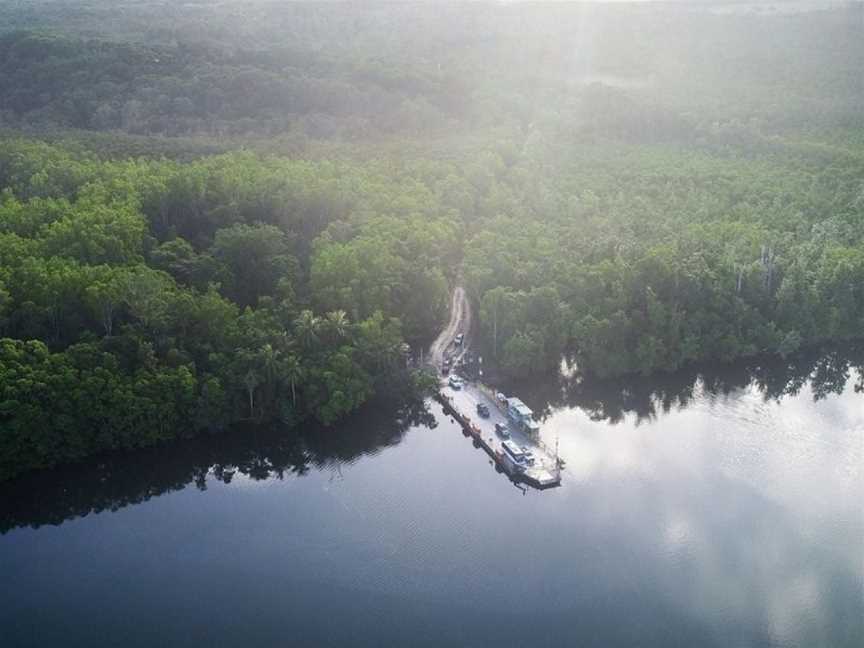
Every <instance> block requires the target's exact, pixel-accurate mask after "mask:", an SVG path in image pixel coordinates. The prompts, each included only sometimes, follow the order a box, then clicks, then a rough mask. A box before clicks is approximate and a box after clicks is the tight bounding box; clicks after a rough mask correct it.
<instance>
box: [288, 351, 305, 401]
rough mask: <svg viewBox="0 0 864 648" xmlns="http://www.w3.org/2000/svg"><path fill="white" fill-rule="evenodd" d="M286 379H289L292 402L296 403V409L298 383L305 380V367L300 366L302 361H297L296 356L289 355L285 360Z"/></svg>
mask: <svg viewBox="0 0 864 648" xmlns="http://www.w3.org/2000/svg"><path fill="white" fill-rule="evenodd" d="M284 369H285V377H286V378H287V379H288V382H289V383H290V384H291V401H292V402H293V403H294V407H295V408H296V407H297V381H299V380H303V375H304V373H305V372H304V371H303V365H301V364H300V361H299V360H298V359H297V356H295V355H289V356H288V357H287V358H285V365H284Z"/></svg>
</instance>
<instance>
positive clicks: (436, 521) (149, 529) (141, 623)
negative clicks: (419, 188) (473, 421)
mask: <svg viewBox="0 0 864 648" xmlns="http://www.w3.org/2000/svg"><path fill="white" fill-rule="evenodd" d="M858 364H860V363H858ZM860 384H861V380H860V374H859V370H858V369H856V363H855V362H851V361H850V360H848V359H847V358H845V357H844V356H840V355H837V354H833V355H830V354H829V355H827V356H823V357H813V358H805V359H801V360H799V361H796V362H795V363H791V362H790V363H777V362H775V363H772V364H771V365H770V366H760V365H759V364H752V365H748V366H736V367H733V368H727V369H724V370H720V371H712V372H690V373H683V374H676V375H674V376H667V377H663V378H656V377H655V378H651V379H647V378H646V379H639V380H632V381H628V382H619V383H614V384H610V383H606V384H602V383H594V384H590V383H584V382H579V381H577V380H575V379H568V378H564V377H562V378H560V379H559V380H550V381H548V382H546V383H538V384H533V385H524V386H522V387H518V388H516V389H517V393H519V395H520V396H522V397H523V399H524V400H526V401H527V402H528V403H529V405H531V406H532V407H534V408H535V411H537V412H538V413H542V418H543V419H544V421H543V423H544V425H543V434H544V436H545V437H546V440H547V441H548V442H550V443H553V444H554V443H555V441H556V438H557V441H558V442H559V444H560V453H561V456H562V457H563V458H564V459H565V460H566V461H567V467H566V470H565V471H564V473H563V484H562V486H561V487H560V488H557V489H553V490H549V491H545V492H537V491H533V490H522V489H520V488H517V487H516V486H515V485H513V484H511V483H510V482H509V481H508V480H507V478H506V477H505V476H504V475H502V474H499V473H497V472H496V471H495V469H494V467H493V466H492V465H490V462H489V459H488V457H487V456H486V455H485V454H483V452H482V451H480V450H477V449H476V448H474V447H473V445H472V443H471V441H470V440H469V439H467V438H466V437H465V436H463V435H462V433H461V430H460V429H459V428H458V427H457V426H456V425H455V424H454V423H453V422H452V421H450V420H449V419H448V418H447V417H445V416H444V415H443V414H442V412H441V410H440V408H439V407H438V406H437V405H436V404H433V403H429V404H428V411H427V412H423V411H422V410H421V409H414V410H410V411H405V412H401V413H399V414H395V413H388V412H386V411H384V410H383V408H382V409H380V410H376V411H374V412H367V413H365V414H363V415H362V416H358V417H357V419H356V420H354V421H351V422H350V423H348V424H346V425H344V426H343V427H341V428H339V429H338V430H331V431H329V432H327V433H326V434H325V435H322V434H320V433H315V434H311V433H308V432H307V435H306V436H307V437H308V438H305V439H304V438H303V437H302V436H296V435H292V434H289V433H284V432H279V431H269V432H265V431H249V430H246V431H238V432H234V433H231V434H225V435H221V436H217V437H212V438H205V439H198V440H195V441H191V442H184V443H180V444H177V445H174V446H172V447H168V448H160V449H154V450H147V451H143V452H139V453H135V454H132V455H125V456H109V457H103V458H100V459H98V460H95V461H91V462H89V463H85V464H81V465H78V466H74V467H67V468H63V469H58V470H54V471H50V472H46V473H41V474H32V475H29V476H26V477H25V478H23V479H19V480H17V481H15V482H12V483H7V484H3V485H2V486H0V495H2V506H0V532H2V535H0V574H2V581H0V582H2V587H0V645H2V646H4V647H12V646H121V645H122V646H241V645H242V646H261V645H297V646H316V645H358V646H420V645H428V646H450V645H452V646H634V645H639V646H658V647H659V646H664V647H665V646H694V647H695V646H724V647H725V646H808V647H809V646H814V647H815V646H848V647H850V648H852V647H854V648H861V646H864V470H862V463H864V395H862V394H860V393H858V391H857V390H856V386H860Z"/></svg>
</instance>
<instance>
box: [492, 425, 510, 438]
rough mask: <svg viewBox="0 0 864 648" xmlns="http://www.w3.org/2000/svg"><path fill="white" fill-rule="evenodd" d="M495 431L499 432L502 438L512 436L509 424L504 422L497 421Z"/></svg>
mask: <svg viewBox="0 0 864 648" xmlns="http://www.w3.org/2000/svg"><path fill="white" fill-rule="evenodd" d="M495 432H497V433H498V435H499V436H500V437H501V438H502V439H509V438H510V430H508V429H507V426H506V425H505V424H504V423H496V424H495Z"/></svg>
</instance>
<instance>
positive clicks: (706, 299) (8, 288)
mask: <svg viewBox="0 0 864 648" xmlns="http://www.w3.org/2000/svg"><path fill="white" fill-rule="evenodd" d="M716 9H717V7H716V6H714V5H713V4H711V3H706V4H705V5H700V6H698V7H695V6H691V7H688V8H687V9H683V8H679V7H651V8H648V7H635V6H590V5H578V6H577V5H563V4H562V5H549V6H544V7H537V6H526V5H521V4H518V3H517V4H513V5H499V4H486V3H475V4H470V5H458V6H456V5H443V6H442V5H433V4H431V3H430V4H418V5H398V6H393V5H387V6H383V5H374V6H370V7H365V8H361V7H358V6H349V5H344V4H320V5H307V4H294V3H285V4H278V3H276V4H273V3H232V2H227V3H200V4H195V5H173V4H158V3H143V2H141V3H137V2H132V3H124V4H122V5H115V4H114V3H108V2H102V1H81V2H32V3H18V2H7V3H2V4H0V88H2V89H3V91H2V92H0V127H2V128H3V129H5V130H4V131H2V134H0V138H2V139H0V190H2V195H0V334H2V336H3V340H2V342H0V423H2V443H0V478H2V477H8V476H11V475H13V474H16V473H18V472H21V471H23V470H26V469H29V468H33V467H39V466H48V465H52V464H55V463H57V462H60V461H64V460H68V459H75V458H79V457H83V456H85V455H88V454H92V453H94V452H96V451H99V450H104V449H110V448H129V447H137V446H143V445H150V444H153V443H156V442H159V441H162V440H166V439H172V438H177V437H180V436H187V435H192V434H194V433H196V432H199V431H203V430H219V429H222V428H224V427H226V426H228V425H230V424H231V423H232V422H237V421H241V420H253V421H266V420H279V421H283V422H285V423H286V424H289V425H290V424H296V423H298V422H300V421H309V420H317V421H319V422H321V423H323V424H332V423H334V422H335V421H337V420H340V419H342V418H343V417H344V416H346V415H347V414H348V413H350V412H352V411H355V410H356V409H357V408H358V407H360V406H361V405H362V404H364V403H367V402H368V401H369V400H370V399H371V398H372V397H373V396H374V395H384V394H386V395H390V396H395V397H396V398H397V399H398V398H407V397H408V396H409V394H413V393H415V388H416V387H422V385H423V383H424V380H423V379H422V377H421V375H420V374H414V373H411V371H410V370H409V369H407V365H408V362H407V357H406V355H405V343H406V342H408V343H410V344H411V345H413V347H414V348H415V349H416V348H418V347H422V346H423V345H425V344H426V343H428V341H429V339H430V338H431V337H432V336H433V335H434V333H435V331H436V330H437V329H438V327H439V326H440V324H441V322H442V321H443V320H444V318H445V317H446V308H447V303H448V293H449V291H450V289H451V287H452V286H453V285H454V284H455V283H456V282H457V281H462V282H464V285H465V286H466V288H467V289H468V292H469V295H470V298H471V300H472V302H473V304H474V307H475V313H476V315H477V317H476V318H475V319H476V322H477V325H476V330H475V340H476V343H477V344H478V345H479V346H480V348H481V350H482V352H483V354H484V356H485V357H486V358H488V362H490V363H491V365H492V366H493V367H495V368H496V369H497V370H498V371H499V372H500V374H501V375H502V376H505V377H511V378H521V377H525V376H529V375H535V374H540V373H548V372H550V371H554V370H555V369H556V368H557V367H558V366H559V364H560V363H561V361H562V359H564V360H565V361H567V362H568V363H569V365H570V368H571V369H575V371H576V372H577V373H578V375H580V376H600V377H611V376H621V375H625V374H632V373H643V374H647V373H650V372H656V371H672V370H675V369H677V368H679V367H682V366H686V365H689V364H691V363H694V362H717V361H722V362H727V361H731V360H734V359H737V358H741V357H752V356H758V355H762V354H779V355H782V356H787V355H789V354H792V353H795V352H797V351H798V350H799V349H803V348H805V347H808V346H809V347H812V346H814V345H819V344H822V343H826V342H834V343H837V342H843V341H848V340H853V339H855V338H859V337H861V331H862V330H864V328H862V327H864V294H862V290H864V288H862V286H864V74H862V70H864V38H862V34H864V10H862V5H861V4H849V5H839V6H836V7H833V8H831V9H826V10H815V11H809V12H805V13H784V12H779V13H772V12H758V13H753V12H747V11H740V12H727V11H719V10H716Z"/></svg>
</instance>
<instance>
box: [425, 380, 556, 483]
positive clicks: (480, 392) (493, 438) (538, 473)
mask: <svg viewBox="0 0 864 648" xmlns="http://www.w3.org/2000/svg"><path fill="white" fill-rule="evenodd" d="M438 400H439V401H440V402H441V404H442V405H443V406H444V410H445V412H447V413H448V414H451V415H452V416H453V417H454V418H455V419H456V420H457V421H459V423H460V424H461V425H462V428H463V429H464V430H465V432H466V433H467V434H468V435H469V436H471V437H473V438H474V440H475V441H476V442H477V443H478V444H479V446H480V447H481V448H483V449H484V450H485V451H486V453H487V454H488V455H489V456H490V457H491V458H492V460H493V461H494V462H495V464H496V465H498V466H500V467H501V469H502V470H503V471H504V472H506V473H507V475H508V476H509V477H510V478H511V479H512V480H513V481H516V482H523V483H525V484H528V485H529V486H533V487H534V488H537V489H545V488H552V487H554V486H558V485H560V484H561V467H560V463H559V460H558V457H557V456H556V455H555V454H554V453H553V452H551V451H550V449H549V448H547V447H546V446H545V445H544V444H543V443H542V441H540V439H539V438H531V437H530V436H529V435H528V434H527V433H526V432H524V431H523V430H522V429H519V428H518V426H516V425H513V424H512V423H511V421H510V420H508V417H507V415H506V413H505V410H504V408H503V407H502V405H501V403H500V402H499V401H498V399H496V398H495V396H494V394H492V393H491V391H490V390H489V389H488V388H486V387H485V386H483V385H481V384H480V383H471V382H466V383H464V385H463V386H462V387H461V388H460V389H454V388H453V387H451V386H450V385H449V384H447V383H444V384H442V386H441V388H440V390H439V392H438ZM478 404H483V405H485V406H486V407H487V408H488V410H489V417H488V418H484V417H481V416H480V415H479V414H478V413H477V405H478ZM496 423H498V424H499V425H502V426H504V427H506V429H507V431H508V434H509V437H510V441H512V442H513V443H515V444H516V446H518V447H520V448H526V449H529V450H530V451H531V454H532V455H533V464H532V465H530V466H527V467H526V468H524V469H522V470H520V469H517V468H515V467H514V466H513V463H512V462H510V461H508V459H507V457H506V454H505V450H504V445H503V444H504V441H505V439H504V438H503V437H502V436H501V435H500V434H499V433H498V432H497V431H496V429H495V424H496Z"/></svg>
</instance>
